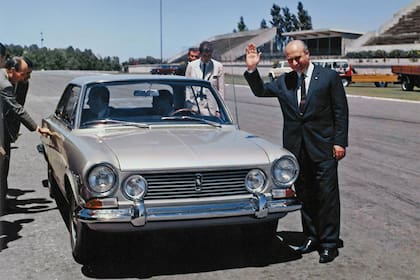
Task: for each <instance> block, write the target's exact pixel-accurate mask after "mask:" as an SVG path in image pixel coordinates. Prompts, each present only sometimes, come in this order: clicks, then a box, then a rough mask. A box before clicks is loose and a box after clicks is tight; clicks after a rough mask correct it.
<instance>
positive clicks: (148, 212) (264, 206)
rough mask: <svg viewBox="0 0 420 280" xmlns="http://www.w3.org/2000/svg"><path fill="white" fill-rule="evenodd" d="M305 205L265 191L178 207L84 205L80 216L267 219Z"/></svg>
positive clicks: (137, 221) (105, 219)
mask: <svg viewBox="0 0 420 280" xmlns="http://www.w3.org/2000/svg"><path fill="white" fill-rule="evenodd" d="M300 208H301V204H300V202H299V201H298V200H297V198H295V197H291V198H283V199H271V198H270V199H269V198H267V197H266V196H265V195H264V194H259V195H254V196H253V197H252V198H245V199H240V200H234V201H230V202H218V203H215V202H210V203H203V204H189V205H176V206H155V205H149V206H146V205H145V204H144V202H142V201H139V202H136V203H133V205H132V206H130V207H127V208H118V209H87V208H82V209H80V210H79V211H78V213H77V216H78V219H79V220H80V221H81V222H84V223H88V224H90V223H114V222H115V223H128V222H130V223H131V224H132V225H133V226H135V227H141V226H145V225H146V223H148V222H164V221H182V220H198V219H214V218H230V217H232V218H233V217H244V216H248V217H253V218H255V219H263V218H266V217H268V216H270V214H276V213H277V214H281V213H283V214H284V215H286V214H287V213H288V212H292V211H296V210H299V209H300Z"/></svg>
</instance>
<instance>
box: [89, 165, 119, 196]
mask: <svg viewBox="0 0 420 280" xmlns="http://www.w3.org/2000/svg"><path fill="white" fill-rule="evenodd" d="M87 178H88V186H89V189H91V190H92V191H93V192H96V193H99V194H104V193H108V192H109V191H110V190H111V189H112V188H113V187H114V186H115V185H116V182H117V175H116V173H115V172H114V169H113V168H112V167H111V166H109V165H106V164H100V165H96V166H95V167H93V168H92V169H91V170H90V172H89V175H88V177H87Z"/></svg>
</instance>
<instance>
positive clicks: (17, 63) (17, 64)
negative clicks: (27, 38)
mask: <svg viewBox="0 0 420 280" xmlns="http://www.w3.org/2000/svg"><path fill="white" fill-rule="evenodd" d="M22 61H25V62H26V64H27V65H28V68H30V69H32V68H33V63H32V61H31V60H30V59H29V58H27V57H21V56H14V57H12V58H9V59H8V60H7V61H6V69H9V70H10V69H12V68H15V70H16V72H19V71H20V68H21V66H22Z"/></svg>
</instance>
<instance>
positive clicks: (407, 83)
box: [401, 77, 414, 91]
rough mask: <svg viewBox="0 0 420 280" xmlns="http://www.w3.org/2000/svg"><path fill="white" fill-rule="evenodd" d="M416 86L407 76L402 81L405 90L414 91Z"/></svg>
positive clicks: (402, 87)
mask: <svg viewBox="0 0 420 280" xmlns="http://www.w3.org/2000/svg"><path fill="white" fill-rule="evenodd" d="M413 88H414V84H412V83H410V79H409V78H407V77H405V78H404V79H403V80H402V83H401V89H402V90H403V91H412V90H413Z"/></svg>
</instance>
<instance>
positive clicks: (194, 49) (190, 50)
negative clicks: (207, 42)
mask: <svg viewBox="0 0 420 280" xmlns="http://www.w3.org/2000/svg"><path fill="white" fill-rule="evenodd" d="M198 51H200V50H199V49H198V48H197V47H191V48H189V49H188V53H190V52H198Z"/></svg>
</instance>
